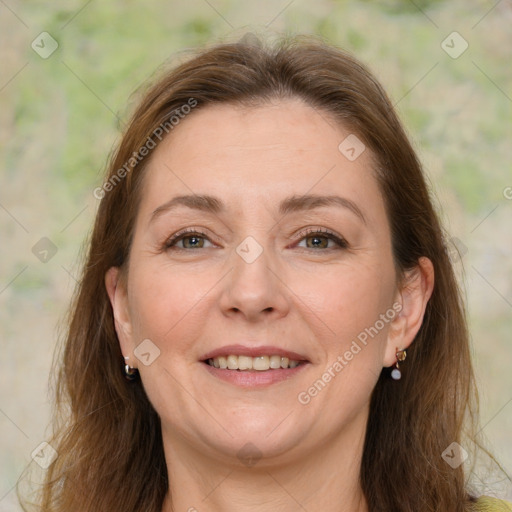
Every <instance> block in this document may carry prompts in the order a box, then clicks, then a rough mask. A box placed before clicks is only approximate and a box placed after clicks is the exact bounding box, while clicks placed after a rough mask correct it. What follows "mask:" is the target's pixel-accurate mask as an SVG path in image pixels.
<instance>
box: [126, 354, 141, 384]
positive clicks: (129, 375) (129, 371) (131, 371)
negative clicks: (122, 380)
mask: <svg viewBox="0 0 512 512" xmlns="http://www.w3.org/2000/svg"><path fill="white" fill-rule="evenodd" d="M128 359H130V358H129V357H128V356H125V357H124V360H125V363H126V364H125V365H124V376H125V377H126V380H129V381H132V380H135V379H136V378H137V374H138V373H139V370H137V368H133V367H132V366H130V365H129V364H128Z"/></svg>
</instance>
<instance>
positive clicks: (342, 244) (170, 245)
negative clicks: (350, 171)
mask: <svg viewBox="0 0 512 512" xmlns="http://www.w3.org/2000/svg"><path fill="white" fill-rule="evenodd" d="M311 235H319V238H327V239H329V240H333V241H334V242H335V243H336V244H337V245H338V247H337V248H333V247H330V248H326V249H324V251H328V250H334V249H346V248H348V242H347V241H346V240H345V239H344V238H342V237H339V236H338V235H336V234H335V233H333V232H332V231H329V230H328V229H321V228H308V229H306V230H304V231H301V232H300V233H298V235H297V236H298V237H299V240H298V242H301V241H302V240H303V239H304V238H307V237H308V236H311ZM192 236H195V237H197V238H206V239H207V240H209V238H208V235H207V234H206V233H203V232H202V231H199V230H197V229H194V228H187V229H183V230H181V231H178V232H177V233H175V234H174V235H172V236H171V237H170V238H168V239H167V240H166V241H165V244H164V248H165V249H178V250H183V251H187V250H190V249H184V248H182V247H178V248H177V247H175V244H176V243H178V242H179V241H180V240H183V239H185V238H188V237H192ZM306 249H309V248H306ZM311 250H313V251H316V250H317V249H311Z"/></svg>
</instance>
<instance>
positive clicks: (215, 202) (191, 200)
mask: <svg viewBox="0 0 512 512" xmlns="http://www.w3.org/2000/svg"><path fill="white" fill-rule="evenodd" d="M179 206H185V207H186V208H190V209H192V210H199V211H203V212H207V213H213V214H216V215H217V214H220V213H223V212H224V211H225V210H226V208H225V206H224V203H223V202H222V201H221V200H220V199H218V198H217V197H214V196H210V195H197V194H193V195H184V196H177V197H174V198H172V199H171V200H170V201H167V202H166V203H164V204H162V205H161V206H159V207H158V208H156V210H154V211H153V213H152V214H151V217H150V220H149V222H150V223H151V222H153V221H154V220H155V219H156V218H158V217H160V216H161V215H163V214H164V213H168V212H170V211H172V210H174V209H176V208H178V207H179ZM329 206H337V207H341V208H346V209H348V210H349V211H351V212H352V213H353V214H355V215H356V216H357V217H359V219H360V220H362V221H363V223H364V224H366V218H365V216H364V215H363V212H362V211H361V209H360V208H359V207H358V206H357V204H356V203H354V202H353V201H351V200H350V199H347V198H346V197H340V196H336V195H327V196H326V195H314V194H308V195H303V196H297V195H295V196H291V197H288V198H286V199H284V200H283V201H281V203H280V204H279V214H280V215H282V216H284V215H287V214H289V213H294V212H299V211H308V210H314V209H316V208H325V207H329Z"/></svg>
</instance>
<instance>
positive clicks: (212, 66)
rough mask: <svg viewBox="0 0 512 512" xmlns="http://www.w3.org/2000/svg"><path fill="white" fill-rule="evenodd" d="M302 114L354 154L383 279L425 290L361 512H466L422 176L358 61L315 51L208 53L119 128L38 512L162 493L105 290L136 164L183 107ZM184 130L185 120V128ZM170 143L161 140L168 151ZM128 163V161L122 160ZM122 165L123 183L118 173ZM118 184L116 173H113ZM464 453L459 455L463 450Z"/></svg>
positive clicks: (369, 444) (449, 354)
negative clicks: (383, 255)
mask: <svg viewBox="0 0 512 512" xmlns="http://www.w3.org/2000/svg"><path fill="white" fill-rule="evenodd" d="M286 97H297V98H301V99H303V100H304V101H306V102H307V103H308V104H309V105H311V106H312V107H313V108H315V109H317V110H318V111H319V113H324V114H327V116H328V118H329V119H335V120H337V121H338V122H339V123H341V124H343V125H344V126H345V127H346V128H348V129H350V130H351V131H352V132H353V133H355V134H357V136H358V137H359V138H360V139H361V140H362V141H363V142H364V144H366V146H368V147H369V148H370V149H371V151H372V153H373V155H374V157H375V161H376V165H375V169H374V171H375V175H376V177H377V179H378V182H379V185H380V187H381V191H382V194H383V197H384V199H385V203H386V208H387V214H388V217H389V223H390V226H391V237H392V246H393V253H394V260H395V265H396V267H397V269H398V270H399V271H400V272H401V273H403V272H404V271H405V270H408V269H414V268H415V267H416V266H417V264H418V259H419V258H420V257H422V256H426V257H428V258H429V259H430V260H431V261H432V262H433V265H434V270H435V288H434V291H433V295H432V297H431V299H430V301H429V303H428V305H427V309H426V313H425V317H424V321H423V325H422V327H421V329H420V331H419V333H418V335H417V336H416V338H415V341H414V342H413V344H412V345H411V347H410V349H409V350H408V357H407V362H406V364H404V365H403V366H402V368H403V370H404V371H403V377H402V380H401V381H400V383H399V384H398V385H397V383H395V382H393V381H392V380H391V379H389V371H388V369H383V371H382V374H381V376H380V378H379V380H378V382H377V385H376V387H375V389H374V391H373V394H372V397H371V407H370V416H369V422H368V427H367V432H366V441H365V446H364V453H363V459H362V467H361V475H360V478H361V484H362V488H363V491H364V493H365V496H366V499H367V502H368V506H369V510H370V511H371V512H378V511H386V512H389V511H390V510H393V511H394V512H405V511H407V512H412V511H414V512H427V511H450V512H462V511H464V510H471V502H472V501H474V500H473V498H472V497H471V496H470V495H469V493H468V491H467V488H466V485H465V477H464V473H463V467H462V466H460V467H458V468H456V469H452V467H451V466H450V465H448V464H447V463H446V462H445V461H444V460H443V458H442V456H441V455H442V453H443V451H444V450H445V449H446V448H447V447H448V446H449V445H450V444H451V443H452V442H454V441H456V442H459V443H462V442H464V441H463V433H464V431H463V429H464V425H466V426H467V427H468V429H469V430H468V433H469V437H468V439H469V438H470V437H471V433H472V432H474V430H475V427H474V425H473V424H472V423H471V422H472V421H473V420H474V418H475V415H476V410H477V407H476V404H477V396H476V390H475V388H474V382H473V381H474V379H473V370H472V366H471V360H470V353H469V342H468V332H467V327H466V320H465V315H464V308H463V304H462V301H461V293H460V291H459V289H458V286H457V282H456V279H455V277H454V273H453V270H452V266H451V262H450V259H449V256H448V252H447V248H446V245H445V242H444V237H443V232H442V228H441V227H440V224H439V221H438V217H437V215H436V213H435V211H434V209H433V206H432V201H431V199H430V197H429V192H428V189H427V186H426V183H425V179H424V176H423V173H422V169H421V165H420V163H419V161H418V159H417V157H416V154H415V152H414V150H413V148H412V147H411V144H410V143H409V141H408V138H407V136H406V134H405V133H404V130H403V128H402V126H401V124H400V121H399V119H398V118H397V115H396V114H395V112H394V109H393V107H392V104H391V102H390V100H389V99H388V97H387V96H386V93H385V92H384V91H383V89H382V87H381V86H380V85H379V83H378V82H377V81H376V79H375V78H374V77H373V76H372V75H371V74H370V72H369V71H368V70H367V69H366V68H365V67H364V66H363V65H362V64H361V63H359V62H358V61H357V60H355V59H354V58H353V57H351V56H350V55H348V54H346V53H344V52H343V51H341V50H339V49H337V48H335V47H333V46H330V45H327V44H325V43H323V42H322V41H320V40H319V39H318V38H313V37H306V36H302V37H300V36H299V37H297V36H296V37H294V38H291V39H289V40H281V41H280V42H279V43H277V44H275V45H273V46H270V45H263V44H261V43H254V42H253V43H249V42H246V41H240V42H238V43H229V44H218V45H215V46H213V47H211V48H207V49H203V50H201V51H200V52H199V53H197V54H196V55H194V56H193V58H190V59H189V60H187V61H186V62H184V63H182V64H180V65H179V66H177V67H176V68H175V69H173V70H171V71H170V72H167V73H166V74H165V75H164V76H163V77H162V78H161V79H160V80H159V81H158V82H157V83H156V85H154V86H153V87H152V88H150V89H149V91H148V92H147V93H146V94H145V96H144V98H143V99H142V101H141V102H140V104H139V107H138V108H137V110H136V112H135V113H134V115H133V117H132V119H131V121H130V123H129V125H128V128H127V129H126V132H125V133H124V136H123V138H122V140H121V142H120V145H119V147H118V149H117V151H116V152H115V154H114V155H113V157H112V158H111V162H110V168H109V171H108V177H107V181H106V182H105V183H110V186H105V187H104V188H103V192H102V194H103V193H104V197H103V198H102V200H101V203H100V206H99V210H98V213H97V216H96V221H95V225H94V230H93V233H92V238H91V241H90V247H89V252H88V257H87V261H86V264H85V266H84V270H83V276H82V278H81V281H80V284H79V286H78V288H77V291H76V295H75V299H74V302H73V304H72V307H71V310H70V322H69V329H68V332H67V338H66V340H65V346H64V350H63V354H62V355H63V357H62V364H61V366H60V372H59V374H58V386H57V393H56V405H57V411H60V413H61V414H60V415H56V417H55V439H54V440H53V441H51V444H52V445H53V446H54V448H55V449H56V450H57V452H58V453H59V456H58V458H57V459H56V461H55V462H54V463H53V464H52V465H51V466H50V467H49V469H48V470H47V475H46V480H45V483H44V486H43V490H42V494H41V500H40V505H41V510H43V511H44V512H69V511H70V510H76V511H78V510H79V511H84V512H102V511H105V512H106V511H109V512H110V511H112V510H124V511H126V512H135V511H139V510H144V511H145V512H160V511H161V507H162V503H163V499H164V496H165V494H166V492H167V490H168V481H167V469H166V464H165V459H164V453H163V447H162V438H161V431H160V423H159V418H158V415H157V414H156V412H155V410H154V409H153V407H152V406H151V404H150V402H149V400H148V398H147V396H146V394H145V392H144V389H143V386H142V383H141V382H140V380H138V381H136V382H134V383H128V382H127V381H126V380H125V378H124V376H123V372H122V368H123V358H122V354H121V351H120V347H119V343H118V339H117V336H116V332H115V329H114V323H113V314H112V309H111V305H110V302H109V298H108V296H107V293H106V290H105V285H104V276H105V273H106V272H107V270H108V269H109V268H110V267H112V266H120V267H121V268H122V269H125V268H126V267H127V265H126V263H127V259H128V256H129V252H130V244H131V240H132V236H133V229H134V219H135V217H136V214H137V209H138V201H139V199H140V193H141V184H142V178H143V175H144V169H145V167H146V165H147V162H148V160H149V158H150V157H149V156H148V157H142V156H141V153H140V151H139V150H140V148H143V147H144V146H145V145H147V141H148V140H149V139H150V138H151V139H152V140H154V139H155V136H154V134H155V130H157V129H158V127H160V126H162V125H163V126H165V123H166V122H167V121H168V120H169V119H170V118H171V116H172V114H173V113H174V112H179V111H180V109H182V108H183V105H187V104H188V105H190V104H191V102H193V101H195V102H197V107H195V108H196V109H200V108H202V107H203V106H205V105H208V104H213V103H233V104H241V105H254V104H258V103H262V102H265V101H269V100H273V99H280V98H286ZM191 115H194V114H193V112H192V113H191ZM171 130H172V128H171V126H170V125H169V123H167V130H165V131H166V132H169V133H170V134H171V135H170V136H172V132H171ZM134 152H135V153H134ZM127 163H128V167H127ZM121 169H124V172H123V171H121ZM465 446H466V447H467V445H465Z"/></svg>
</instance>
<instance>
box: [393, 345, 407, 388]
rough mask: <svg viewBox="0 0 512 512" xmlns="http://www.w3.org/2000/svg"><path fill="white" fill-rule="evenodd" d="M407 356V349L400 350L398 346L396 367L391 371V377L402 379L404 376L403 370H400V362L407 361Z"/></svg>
mask: <svg viewBox="0 0 512 512" xmlns="http://www.w3.org/2000/svg"><path fill="white" fill-rule="evenodd" d="M406 357H407V352H406V351H405V348H404V349H400V350H399V349H398V347H397V348H396V363H395V367H394V368H393V370H392V372H391V377H392V378H393V379H394V380H400V379H401V378H402V372H401V371H400V367H399V365H398V363H399V362H400V363H401V362H402V361H405V358H406Z"/></svg>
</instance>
